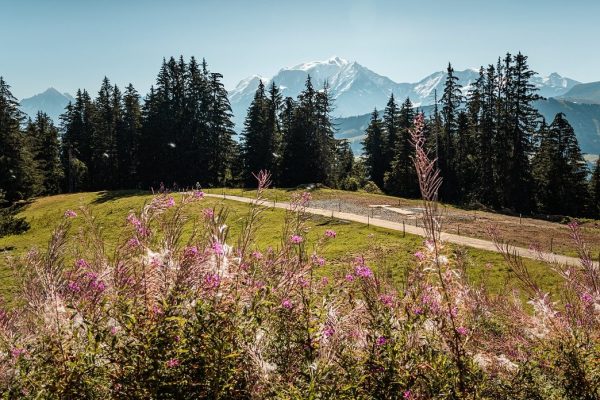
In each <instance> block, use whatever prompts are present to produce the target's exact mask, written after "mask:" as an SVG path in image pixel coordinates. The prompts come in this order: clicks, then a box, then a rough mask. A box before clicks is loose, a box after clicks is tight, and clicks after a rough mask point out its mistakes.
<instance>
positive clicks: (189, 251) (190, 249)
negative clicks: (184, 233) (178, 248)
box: [183, 246, 198, 258]
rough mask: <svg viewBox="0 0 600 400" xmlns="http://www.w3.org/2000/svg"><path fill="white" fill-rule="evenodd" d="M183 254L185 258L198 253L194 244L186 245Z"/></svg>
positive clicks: (192, 256)
mask: <svg viewBox="0 0 600 400" xmlns="http://www.w3.org/2000/svg"><path fill="white" fill-rule="evenodd" d="M183 255H184V256H185V257H187V258H194V257H196V256H197V255H198V248H197V247H196V246H188V247H186V248H185V250H184V251H183Z"/></svg>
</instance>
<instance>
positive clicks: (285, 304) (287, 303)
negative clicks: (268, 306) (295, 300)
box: [281, 299, 293, 310]
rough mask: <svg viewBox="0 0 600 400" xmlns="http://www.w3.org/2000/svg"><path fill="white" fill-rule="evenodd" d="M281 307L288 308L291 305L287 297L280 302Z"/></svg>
mask: <svg viewBox="0 0 600 400" xmlns="http://www.w3.org/2000/svg"><path fill="white" fill-rule="evenodd" d="M281 307H283V308H285V309H288V310H290V309H291V308H292V307H293V305H292V302H291V301H290V300H289V299H283V301H282V302H281Z"/></svg>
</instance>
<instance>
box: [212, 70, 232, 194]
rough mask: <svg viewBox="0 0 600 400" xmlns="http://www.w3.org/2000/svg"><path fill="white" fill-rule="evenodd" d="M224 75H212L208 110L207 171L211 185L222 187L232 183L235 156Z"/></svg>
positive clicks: (229, 106)
mask: <svg viewBox="0 0 600 400" xmlns="http://www.w3.org/2000/svg"><path fill="white" fill-rule="evenodd" d="M222 78H223V75H221V74H219V73H214V72H213V73H211V74H210V80H209V90H210V100H211V102H210V104H209V110H208V120H207V122H208V133H209V141H208V143H209V149H208V159H207V165H206V167H207V171H208V173H209V183H210V184H213V185H218V186H222V185H225V184H227V183H228V182H230V181H232V180H233V179H234V177H233V176H232V173H231V164H232V161H233V159H234V157H236V156H238V155H237V154H235V146H234V142H233V136H234V135H235V132H234V131H233V122H232V121H231V118H232V113H231V105H230V104H229V99H228V97H227V90H225V86H223V83H222V82H221V79H222Z"/></svg>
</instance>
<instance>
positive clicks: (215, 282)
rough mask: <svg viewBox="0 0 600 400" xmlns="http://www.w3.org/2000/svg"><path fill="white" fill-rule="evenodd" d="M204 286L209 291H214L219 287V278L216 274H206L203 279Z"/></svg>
mask: <svg viewBox="0 0 600 400" xmlns="http://www.w3.org/2000/svg"><path fill="white" fill-rule="evenodd" d="M204 284H205V285H206V286H207V287H208V288H209V289H216V288H218V287H219V285H221V277H220V276H219V275H217V274H208V275H206V277H205V278H204Z"/></svg>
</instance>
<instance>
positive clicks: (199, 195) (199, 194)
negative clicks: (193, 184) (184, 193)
mask: <svg viewBox="0 0 600 400" xmlns="http://www.w3.org/2000/svg"><path fill="white" fill-rule="evenodd" d="M194 198H196V199H203V198H204V192H203V191H201V190H196V191H195V192H194Z"/></svg>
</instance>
